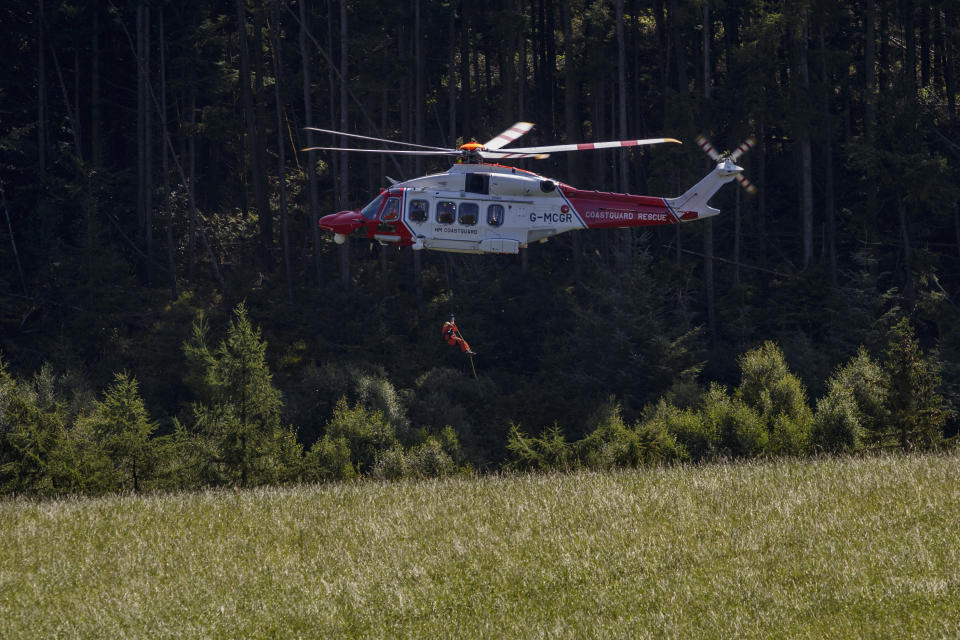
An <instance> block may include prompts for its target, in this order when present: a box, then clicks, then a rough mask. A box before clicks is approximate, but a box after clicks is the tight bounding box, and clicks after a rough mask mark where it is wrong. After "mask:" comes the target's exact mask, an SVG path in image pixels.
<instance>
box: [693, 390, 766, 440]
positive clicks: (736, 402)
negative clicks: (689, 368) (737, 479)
mask: <svg viewBox="0 0 960 640" xmlns="http://www.w3.org/2000/svg"><path fill="white" fill-rule="evenodd" d="M701 420H702V421H703V428H704V430H705V431H706V432H707V433H715V434H716V435H717V448H718V453H720V454H722V455H728V456H732V457H735V458H741V457H752V456H757V455H760V454H761V453H763V452H765V451H766V450H767V442H768V440H769V434H768V432H767V429H766V425H765V424H764V422H763V418H762V417H761V416H760V414H758V413H757V412H756V411H755V410H754V409H753V408H752V407H750V406H749V405H748V404H747V403H745V402H744V401H743V400H741V399H740V398H737V397H731V396H730V395H728V394H727V389H726V387H724V386H723V385H720V384H716V383H713V384H711V385H710V390H709V391H707V395H706V396H705V397H704V405H703V410H702V412H701Z"/></svg>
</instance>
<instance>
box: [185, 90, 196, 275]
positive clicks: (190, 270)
mask: <svg viewBox="0 0 960 640" xmlns="http://www.w3.org/2000/svg"><path fill="white" fill-rule="evenodd" d="M189 105H190V135H189V137H188V138H187V153H188V154H189V160H188V163H189V165H188V172H189V179H188V180H187V184H186V185H185V186H186V188H187V199H188V200H189V201H190V203H191V204H190V223H189V234H190V235H189V236H188V238H187V256H188V257H187V260H188V265H187V282H189V283H190V286H193V283H194V275H195V273H194V271H195V269H196V264H197V255H196V244H197V209H196V206H195V204H194V203H195V201H196V196H195V194H194V184H196V181H197V136H196V130H197V88H196V86H194V87H191V89H190V99H189Z"/></svg>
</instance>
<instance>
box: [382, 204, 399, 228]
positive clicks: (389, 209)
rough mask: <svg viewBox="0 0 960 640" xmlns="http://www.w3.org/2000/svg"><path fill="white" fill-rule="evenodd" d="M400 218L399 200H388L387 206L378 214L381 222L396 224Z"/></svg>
mask: <svg viewBox="0 0 960 640" xmlns="http://www.w3.org/2000/svg"><path fill="white" fill-rule="evenodd" d="M399 217H400V198H389V199H388V200H387V206H385V207H384V208H383V213H381V214H380V221H381V222H396V221H397V219H398V218H399Z"/></svg>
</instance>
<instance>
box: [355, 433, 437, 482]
mask: <svg viewBox="0 0 960 640" xmlns="http://www.w3.org/2000/svg"><path fill="white" fill-rule="evenodd" d="M454 470H455V465H454V462H453V458H451V457H450V455H449V454H448V453H447V452H446V450H445V448H444V446H443V445H442V444H441V443H440V441H439V440H438V439H437V438H434V437H433V436H429V437H427V439H426V440H425V441H424V442H422V443H421V444H418V445H415V446H413V447H410V448H409V449H404V447H403V446H402V445H401V444H399V443H397V444H395V445H393V446H392V447H390V448H389V449H387V450H386V451H383V452H381V453H380V455H379V456H378V457H377V462H376V464H375V465H374V467H373V471H372V473H371V475H372V476H373V477H374V478H379V479H382V480H400V479H402V478H444V477H447V476H449V475H451V474H453V472H454Z"/></svg>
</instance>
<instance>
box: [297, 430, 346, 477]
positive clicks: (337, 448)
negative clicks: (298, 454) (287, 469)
mask: <svg viewBox="0 0 960 640" xmlns="http://www.w3.org/2000/svg"><path fill="white" fill-rule="evenodd" d="M356 475H357V471H356V469H355V468H354V466H353V462H352V460H351V457H350V443H349V442H348V441H347V439H346V438H345V437H343V436H341V437H338V438H331V437H330V436H329V435H324V436H323V437H322V438H321V439H319V440H317V441H316V442H314V443H313V446H311V447H310V450H309V451H308V452H307V455H306V456H304V460H303V477H304V479H305V480H308V481H312V482H318V481H329V480H350V479H351V478H354V477H356Z"/></svg>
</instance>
